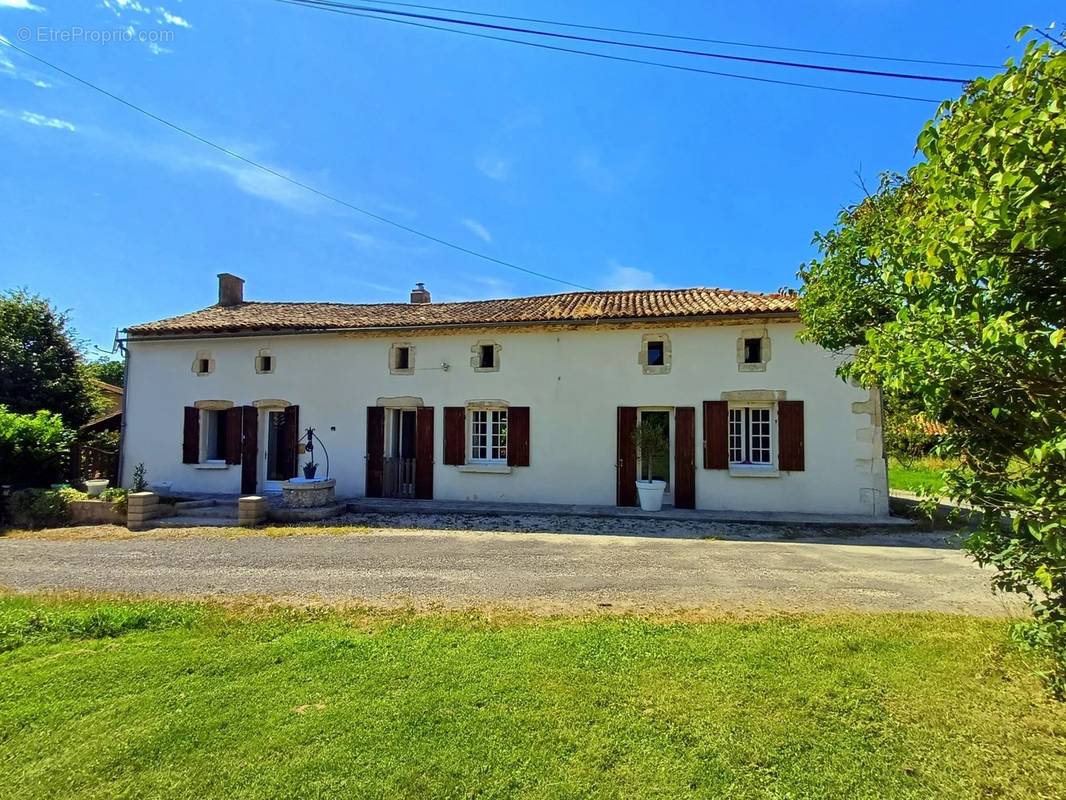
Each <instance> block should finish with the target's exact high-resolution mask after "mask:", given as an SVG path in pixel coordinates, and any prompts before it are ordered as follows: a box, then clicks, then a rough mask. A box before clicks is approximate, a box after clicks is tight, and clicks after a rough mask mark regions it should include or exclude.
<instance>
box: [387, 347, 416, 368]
mask: <svg viewBox="0 0 1066 800" xmlns="http://www.w3.org/2000/svg"><path fill="white" fill-rule="evenodd" d="M389 372H390V373H392V374H393V375H414V374H415V348H414V346H413V345H411V344H408V343H407V342H402V343H400V342H397V343H396V344H393V345H391V346H390V347H389Z"/></svg>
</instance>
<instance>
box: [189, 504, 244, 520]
mask: <svg viewBox="0 0 1066 800" xmlns="http://www.w3.org/2000/svg"><path fill="white" fill-rule="evenodd" d="M201 502H205V503H208V504H207V505H198V506H193V507H192V508H190V507H188V506H184V507H182V506H181V505H180V504H176V505H175V506H174V510H175V511H177V512H178V514H179V515H181V516H183V517H225V518H227V519H233V520H235V519H237V504H236V503H220V502H217V501H214V500H209V501H201Z"/></svg>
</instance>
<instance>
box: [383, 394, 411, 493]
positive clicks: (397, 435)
mask: <svg viewBox="0 0 1066 800" xmlns="http://www.w3.org/2000/svg"><path fill="white" fill-rule="evenodd" d="M387 425H388V433H387V436H386V441H387V446H386V449H387V452H386V454H385V469H384V476H383V477H384V480H383V485H382V494H383V495H384V496H385V497H414V496H415V410H414V409H413V408H394V409H390V410H389V412H388V417H387Z"/></svg>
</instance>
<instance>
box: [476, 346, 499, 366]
mask: <svg viewBox="0 0 1066 800" xmlns="http://www.w3.org/2000/svg"><path fill="white" fill-rule="evenodd" d="M480 366H481V368H482V369H492V368H493V367H494V366H496V348H495V347H494V346H493V345H491V344H483V345H481V354H480Z"/></svg>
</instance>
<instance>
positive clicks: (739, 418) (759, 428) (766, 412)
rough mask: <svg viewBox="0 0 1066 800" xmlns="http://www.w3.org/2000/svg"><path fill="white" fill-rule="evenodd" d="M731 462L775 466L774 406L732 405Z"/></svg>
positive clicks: (730, 409)
mask: <svg viewBox="0 0 1066 800" xmlns="http://www.w3.org/2000/svg"><path fill="white" fill-rule="evenodd" d="M729 463H730V464H732V465H737V466H755V467H769V466H773V463H774V452H773V408H772V407H771V406H769V405H742V406H741V405H738V406H734V405H731V406H730V407H729Z"/></svg>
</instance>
